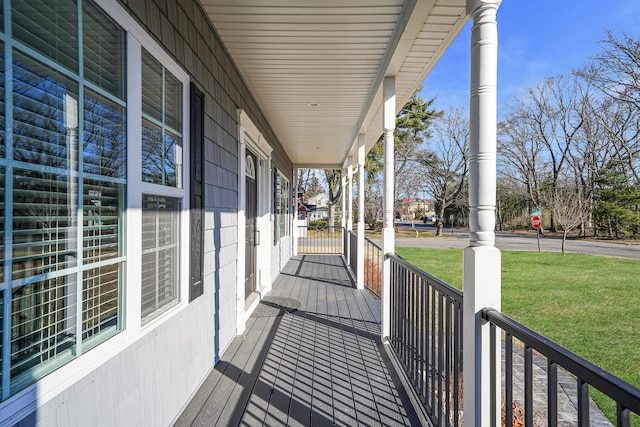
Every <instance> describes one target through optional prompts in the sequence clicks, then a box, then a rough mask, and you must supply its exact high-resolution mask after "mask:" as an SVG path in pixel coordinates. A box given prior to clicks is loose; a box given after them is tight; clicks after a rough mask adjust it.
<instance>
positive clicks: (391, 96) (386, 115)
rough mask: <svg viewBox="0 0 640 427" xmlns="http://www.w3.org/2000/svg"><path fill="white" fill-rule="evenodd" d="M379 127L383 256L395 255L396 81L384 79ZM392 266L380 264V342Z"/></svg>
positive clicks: (386, 329) (387, 318)
mask: <svg viewBox="0 0 640 427" xmlns="http://www.w3.org/2000/svg"><path fill="white" fill-rule="evenodd" d="M382 93H383V102H384V103H383V104H382V122H383V124H382V127H383V129H384V205H383V209H384V219H383V226H382V252H383V254H389V253H391V254H392V253H394V252H395V235H394V231H393V220H394V218H393V201H394V182H393V179H394V174H395V160H394V152H393V149H394V146H393V142H394V141H393V131H394V130H395V127H396V78H395V77H385V78H384V81H383V83H382ZM390 299H391V262H390V261H389V260H387V259H385V260H384V262H383V263H382V325H381V328H382V339H383V340H384V339H385V337H388V336H389V334H390V332H391V324H390V323H391V300H390Z"/></svg>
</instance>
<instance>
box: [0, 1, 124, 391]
mask: <svg viewBox="0 0 640 427" xmlns="http://www.w3.org/2000/svg"><path fill="white" fill-rule="evenodd" d="M5 3H7V2H6V1H5ZM78 3H80V5H81V9H80V10H81V16H80V15H79V13H78V10H79V9H78ZM5 8H8V9H6V10H11V31H12V35H13V39H10V38H8V37H7V36H6V35H3V43H2V44H1V45H0V49H1V51H2V52H1V53H2V55H1V56H2V60H0V62H1V63H2V65H1V66H0V69H1V72H0V73H2V76H0V82H1V83H0V84H2V87H1V88H0V102H1V104H2V105H1V108H0V128H1V133H2V137H1V138H0V180H1V181H2V190H1V191H0V211H1V214H2V217H3V222H2V224H1V225H0V235H1V239H0V240H1V241H2V243H1V244H5V243H8V244H9V246H10V247H4V246H3V247H2V250H1V251H0V256H1V257H2V261H1V262H0V279H1V280H2V282H1V284H0V289H1V292H0V306H1V307H2V312H1V316H2V319H4V320H3V321H4V322H7V321H8V323H9V325H10V329H8V330H6V329H3V330H1V340H0V348H1V349H2V350H1V351H0V355H2V358H3V360H2V361H3V362H5V361H7V360H8V364H5V363H2V371H0V375H1V378H2V381H1V382H0V391H1V395H2V400H4V399H7V398H8V397H9V396H11V395H12V394H15V393H16V392H17V391H19V390H21V389H23V388H24V387H26V386H28V385H30V384H32V383H33V382H34V381H36V380H38V379H39V378H41V377H43V376H45V375H46V374H47V373H49V372H51V371H53V370H55V369H57V368H58V367H60V366H61V365H63V364H65V363H67V362H68V361H69V360H72V359H73V358H75V357H77V356H79V355H82V354H83V353H84V352H86V351H88V350H89V349H91V348H93V347H95V346H96V345H97V344H99V343H101V342H104V341H105V340H106V339H108V338H110V337H112V336H113V335H114V334H116V333H117V332H118V331H120V330H122V328H123V313H124V311H123V303H122V300H123V290H124V283H123V277H124V264H125V260H126V257H125V254H124V250H123V242H124V211H125V197H124V195H125V192H126V185H127V176H126V155H127V141H126V120H125V117H126V114H127V104H126V99H125V96H124V88H125V87H126V81H125V72H124V70H125V32H124V30H123V29H122V28H121V27H120V26H119V25H117V24H116V23H115V22H114V21H113V20H112V19H110V18H109V16H108V15H106V14H105V13H104V12H102V11H101V10H100V9H98V8H97V7H96V6H95V5H94V3H93V2H91V1H88V0H84V1H76V0H59V1H55V2H53V1H46V0H33V1H28V2H25V1H18V0H15V1H12V2H10V4H9V5H5ZM35 16H37V17H38V19H37V20H35V19H34V17H35ZM5 61H11V63H10V65H11V66H10V73H11V75H4V72H5V71H6V66H5V65H4V62H5ZM82 76H84V78H82ZM6 81H10V82H11V83H12V84H11V85H5V82H6ZM7 107H8V108H7ZM5 112H7V113H8V116H7V117H5ZM7 124H10V125H11V127H8V126H7ZM6 129H11V131H10V132H6V131H5V130H6ZM6 254H9V255H10V256H9V257H6V256H5V255H6ZM7 368H8V369H7Z"/></svg>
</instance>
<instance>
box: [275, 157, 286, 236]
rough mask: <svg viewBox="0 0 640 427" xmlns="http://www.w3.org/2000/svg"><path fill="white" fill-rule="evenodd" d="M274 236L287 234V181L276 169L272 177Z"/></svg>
mask: <svg viewBox="0 0 640 427" xmlns="http://www.w3.org/2000/svg"><path fill="white" fill-rule="evenodd" d="M274 205H275V206H274V208H275V221H276V224H275V238H276V243H277V241H278V240H280V239H282V238H283V237H285V236H288V235H289V181H288V180H287V178H285V176H284V175H283V174H282V172H280V171H279V170H277V169H276V173H275V177H274Z"/></svg>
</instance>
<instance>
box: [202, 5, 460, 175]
mask: <svg viewBox="0 0 640 427" xmlns="http://www.w3.org/2000/svg"><path fill="white" fill-rule="evenodd" d="M200 1H201V3H202V5H203V7H204V9H205V11H206V12H207V14H208V15H209V18H210V19H211V21H212V22H213V25H214V26H215V28H216V30H217V31H218V33H219V34H220V36H221V38H222V40H223V42H224V44H225V46H226V47H227V49H228V50H229V52H230V53H231V56H232V57H233V59H234V61H235V63H236V64H237V67H238V69H239V70H240V73H241V74H242V77H243V78H244V80H245V82H246V83H247V85H248V86H249V89H250V90H251V92H252V93H253V95H254V97H255V98H256V100H257V102H258V104H259V105H260V107H261V108H262V111H263V112H264V114H265V115H266V116H267V119H268V120H269V122H270V124H271V126H272V128H273V130H274V132H275V133H276V135H277V136H278V138H279V139H280V142H281V143H282V144H283V146H284V149H285V150H286V152H287V154H288V155H289V157H290V158H291V160H292V161H293V163H294V164H295V165H296V166H299V167H328V166H337V167H340V166H342V165H344V164H345V162H346V159H347V157H348V156H349V155H354V156H355V148H356V145H357V143H356V142H355V141H356V138H357V135H358V134H359V133H364V134H365V135H366V143H367V150H368V149H369V148H370V147H371V146H372V145H373V144H374V143H375V141H376V140H377V139H378V137H379V136H380V135H381V133H382V80H383V78H384V77H385V76H393V75H395V76H396V111H400V108H401V107H402V105H404V103H405V102H406V101H407V99H408V98H409V97H410V96H411V94H412V93H413V92H414V91H415V89H416V88H417V87H418V85H419V84H420V83H421V82H422V80H423V79H424V77H425V76H426V75H427V73H428V72H429V71H430V70H431V69H432V67H433V66H434V64H435V63H436V62H437V61H438V59H439V58H440V56H441V55H442V53H443V52H444V51H445V50H446V48H447V47H448V46H449V44H450V43H451V41H452V40H453V39H454V38H455V36H456V35H457V33H458V32H459V31H460V29H461V28H462V27H463V25H464V23H465V22H466V20H467V16H466V9H465V6H466V0H417V1H416V0H406V1H405V0H367V1H366V2H365V1H363V0H306V1H300V0H200ZM354 160H355V157H354Z"/></svg>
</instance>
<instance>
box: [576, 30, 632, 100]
mask: <svg viewBox="0 0 640 427" xmlns="http://www.w3.org/2000/svg"><path fill="white" fill-rule="evenodd" d="M606 36H607V39H606V40H604V41H602V42H601V43H600V45H601V46H602V51H601V53H600V54H598V55H596V56H595V58H594V62H593V63H592V64H591V66H590V69H589V70H588V75H589V77H590V79H591V80H592V81H593V83H594V84H595V85H596V86H597V87H598V88H600V90H602V92H603V93H605V94H607V95H608V96H609V97H611V98H612V99H616V100H618V101H622V102H625V103H628V104H630V105H633V106H634V107H635V108H636V109H640V40H636V39H634V38H632V37H630V36H628V35H626V34H622V36H620V37H616V36H615V35H614V34H613V33H612V32H611V31H607V33H606Z"/></svg>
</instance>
